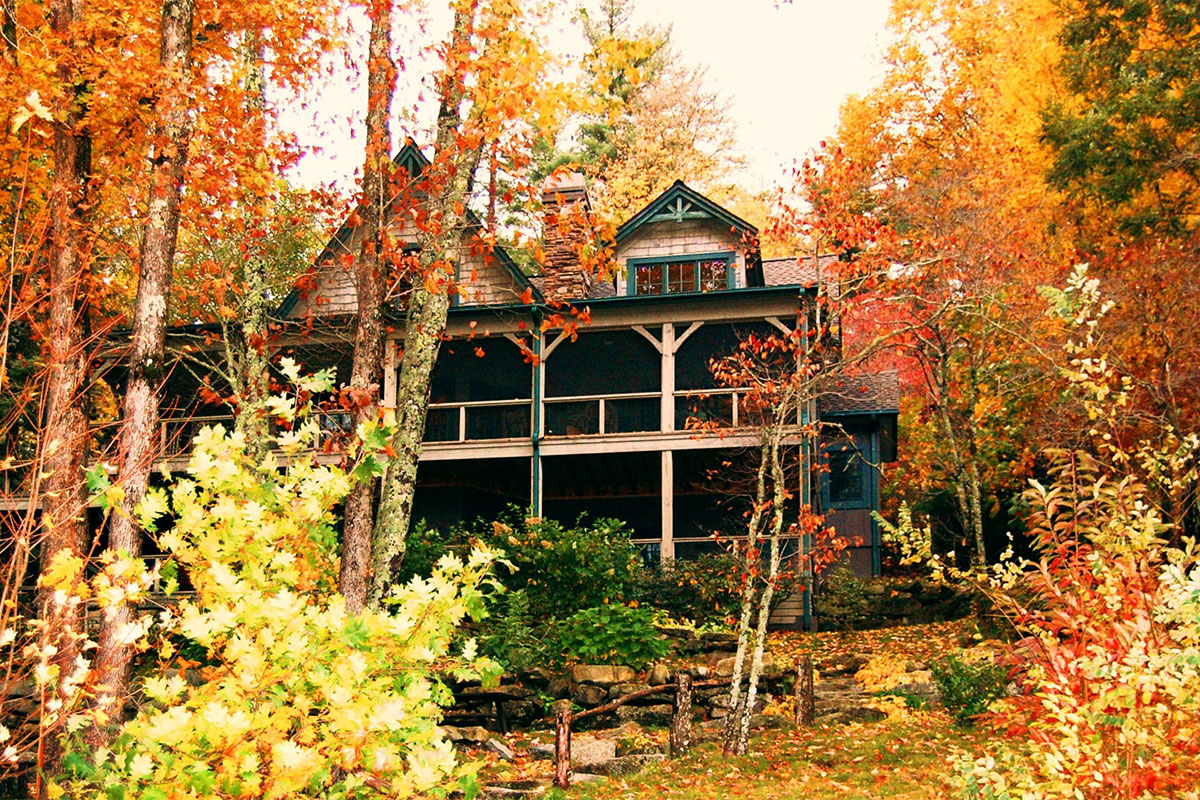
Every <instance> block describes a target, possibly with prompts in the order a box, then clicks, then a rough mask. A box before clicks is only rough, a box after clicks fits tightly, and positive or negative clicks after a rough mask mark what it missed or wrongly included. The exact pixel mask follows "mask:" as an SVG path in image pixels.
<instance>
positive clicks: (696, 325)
mask: <svg viewBox="0 0 1200 800" xmlns="http://www.w3.org/2000/svg"><path fill="white" fill-rule="evenodd" d="M703 327H704V322H703V321H700V322H693V323H692V324H691V325H688V329H687V330H686V331H684V332H683V333H682V334H677V335H676V336H675V349H674V351H673V352H676V353H678V352H679V347H680V345H682V344H683V343H684V342H686V341H687V339H688V337H689V336H691V335H692V334H693V333H695V332H696V331H698V330H700V329H701V328H703Z"/></svg>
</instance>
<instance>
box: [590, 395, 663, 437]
mask: <svg viewBox="0 0 1200 800" xmlns="http://www.w3.org/2000/svg"><path fill="white" fill-rule="evenodd" d="M660 414H661V401H660V400H659V399H658V398H657V397H644V398H632V399H629V400H605V401H604V432H605V433H636V432H639V431H656V430H658V429H659V425H660V422H661V420H660Z"/></svg>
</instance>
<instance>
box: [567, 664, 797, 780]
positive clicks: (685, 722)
mask: <svg viewBox="0 0 1200 800" xmlns="http://www.w3.org/2000/svg"><path fill="white" fill-rule="evenodd" d="M730 682H731V681H730V679H729V678H720V679H717V680H708V681H693V680H692V676H691V675H689V674H688V673H686V672H680V673H678V674H677V675H676V676H675V685H674V686H670V685H664V686H651V687H649V688H646V689H639V690H637V691H636V692H630V693H629V694H627V695H624V696H623V697H618V698H617V699H616V700H613V701H611V702H609V703H605V704H604V705H602V706H596V707H595V708H589V709H587V710H586V711H579V712H572V711H570V710H567V709H562V710H560V711H558V712H557V714H555V719H554V785H555V786H557V787H558V788H560V789H566V788H568V787H569V786H570V785H571V725H572V724H573V723H576V722H579V721H580V720H584V719H587V718H589V717H595V716H599V715H600V714H607V713H608V712H610V711H616V710H617V709H618V708H620V707H621V706H623V705H625V704H626V703H630V702H632V701H634V700H640V699H641V698H643V697H650V696H652V695H656V694H667V693H671V694H672V695H673V698H672V700H673V702H672V712H671V736H670V756H671V758H678V757H679V756H682V755H684V754H685V753H687V752H688V750H690V749H691V746H692V697H693V692H694V691H695V690H696V689H707V688H713V687H716V686H728V685H729V684H730ZM795 705H796V712H795V719H794V722H795V724H796V725H797V726H804V727H811V726H812V725H813V720H814V717H815V709H816V700H815V698H814V695H813V661H812V655H811V654H808V653H806V654H804V655H803V656H802V657H801V658H800V659H799V660H797V662H796V681H795Z"/></svg>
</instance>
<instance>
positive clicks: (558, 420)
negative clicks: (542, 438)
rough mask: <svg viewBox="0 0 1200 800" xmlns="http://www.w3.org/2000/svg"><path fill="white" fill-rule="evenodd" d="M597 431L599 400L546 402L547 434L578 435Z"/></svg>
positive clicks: (598, 430) (598, 425) (598, 428)
mask: <svg viewBox="0 0 1200 800" xmlns="http://www.w3.org/2000/svg"><path fill="white" fill-rule="evenodd" d="M599 432H600V401H599V400H577V401H574V402H569V403H547V404H546V435H547V436H578V435H581V434H588V433H599Z"/></svg>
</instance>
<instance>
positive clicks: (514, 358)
mask: <svg viewBox="0 0 1200 800" xmlns="http://www.w3.org/2000/svg"><path fill="white" fill-rule="evenodd" d="M532 389H533V371H532V368H531V367H530V365H529V364H527V363H525V356H524V354H523V353H522V352H521V349H520V348H519V347H517V346H516V345H515V344H513V343H512V342H510V341H508V340H507V339H500V338H490V339H485V338H482V337H481V338H477V339H470V340H465V339H457V340H451V341H448V342H445V343H443V344H442V347H441V350H440V351H439V352H438V359H437V363H436V365H435V366H434V368H433V377H432V379H431V383H430V401H431V402H434V403H468V402H480V401H489V400H517V399H520V400H525V399H528V398H529V397H530V396H531V394H532Z"/></svg>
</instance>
